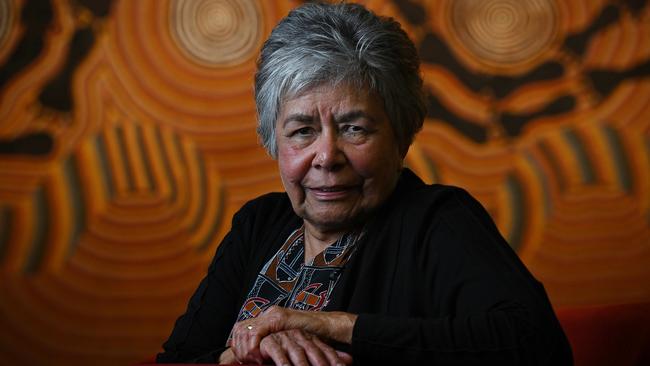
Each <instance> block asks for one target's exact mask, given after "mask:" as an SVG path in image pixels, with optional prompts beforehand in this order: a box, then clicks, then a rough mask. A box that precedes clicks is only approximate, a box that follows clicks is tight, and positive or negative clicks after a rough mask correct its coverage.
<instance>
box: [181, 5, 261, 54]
mask: <svg viewBox="0 0 650 366" xmlns="http://www.w3.org/2000/svg"><path fill="white" fill-rule="evenodd" d="M170 5H171V11H170V22H169V24H170V26H171V32H172V34H174V35H175V36H176V37H175V39H176V40H177V43H178V45H179V46H180V47H181V48H182V49H183V50H184V51H185V52H186V53H187V54H188V55H189V56H190V57H192V58H193V59H195V60H196V61H197V62H200V63H203V64H206V65H214V66H228V65H233V64H237V63H240V62H242V60H246V59H247V58H250V57H251V56H252V55H253V53H254V52H255V50H256V49H257V46H258V44H259V42H260V38H261V36H262V31H263V29H262V28H261V27H260V23H261V18H262V15H261V9H260V5H259V2H257V1H255V0H174V1H172V2H171V3H170Z"/></svg>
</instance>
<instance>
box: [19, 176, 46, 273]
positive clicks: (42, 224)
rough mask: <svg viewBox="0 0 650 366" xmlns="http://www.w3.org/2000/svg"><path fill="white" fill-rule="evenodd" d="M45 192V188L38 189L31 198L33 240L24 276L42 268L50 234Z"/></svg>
mask: <svg viewBox="0 0 650 366" xmlns="http://www.w3.org/2000/svg"><path fill="white" fill-rule="evenodd" d="M46 190H47V187H39V188H38V189H37V190H36V192H34V195H33V197H32V204H33V206H34V214H33V215H32V220H33V223H34V228H33V230H32V233H33V235H34V238H33V240H32V243H31V248H30V252H29V255H28V257H27V260H26V262H25V266H24V271H25V273H26V274H34V273H36V272H37V271H38V270H39V269H40V268H41V267H42V266H43V258H45V248H46V246H47V239H48V234H49V232H50V218H49V215H50V212H49V211H50V210H49V205H48V202H47V199H46V194H45V191H46Z"/></svg>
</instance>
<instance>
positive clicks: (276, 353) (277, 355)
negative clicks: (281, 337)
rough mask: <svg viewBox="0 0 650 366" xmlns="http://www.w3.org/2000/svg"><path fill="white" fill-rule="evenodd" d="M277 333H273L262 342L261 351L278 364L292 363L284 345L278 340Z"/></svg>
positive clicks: (282, 365) (266, 357) (281, 365)
mask: <svg viewBox="0 0 650 366" xmlns="http://www.w3.org/2000/svg"><path fill="white" fill-rule="evenodd" d="M276 338H277V337H276V335H275V334H271V335H269V336H267V337H265V338H264V339H262V342H261V343H260V351H261V353H262V355H263V356H265V357H264V358H265V359H269V358H270V359H271V360H273V363H274V364H276V365H278V366H285V365H290V362H289V358H288V357H287V354H286V352H285V350H284V349H283V348H282V345H280V343H278V341H277V340H276Z"/></svg>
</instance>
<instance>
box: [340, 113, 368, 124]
mask: <svg viewBox="0 0 650 366" xmlns="http://www.w3.org/2000/svg"><path fill="white" fill-rule="evenodd" d="M359 118H364V119H367V120H369V121H370V122H373V123H374V122H375V119H374V118H372V116H370V115H369V114H368V113H366V112H364V111H362V110H355V111H350V112H347V113H343V114H342V115H340V116H337V117H336V122H337V123H348V122H352V121H354V120H357V119H359Z"/></svg>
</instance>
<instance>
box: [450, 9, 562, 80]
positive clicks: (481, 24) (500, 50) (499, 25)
mask: <svg viewBox="0 0 650 366" xmlns="http://www.w3.org/2000/svg"><path fill="white" fill-rule="evenodd" d="M450 11H451V17H450V19H452V22H453V23H452V27H451V29H450V30H451V31H452V32H453V33H455V36H456V37H457V38H458V39H459V40H460V42H461V43H462V44H463V46H464V47H465V48H466V49H467V50H468V51H469V52H470V53H471V54H473V55H474V56H475V57H476V58H477V59H480V60H482V61H483V62H489V63H494V64H500V65H502V66H504V67H511V66H513V65H516V64H519V63H522V62H525V61H528V60H530V59H533V58H535V57H536V56H538V55H539V54H541V53H542V52H543V51H544V50H546V49H547V48H548V46H549V45H550V43H551V42H552V40H553V39H554V37H555V35H556V32H557V14H556V13H557V11H556V8H555V6H554V4H553V2H552V1H550V0H486V1H474V0H456V1H451V2H450Z"/></svg>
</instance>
